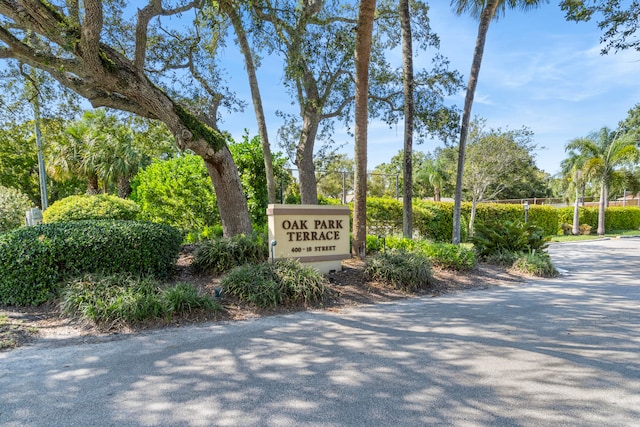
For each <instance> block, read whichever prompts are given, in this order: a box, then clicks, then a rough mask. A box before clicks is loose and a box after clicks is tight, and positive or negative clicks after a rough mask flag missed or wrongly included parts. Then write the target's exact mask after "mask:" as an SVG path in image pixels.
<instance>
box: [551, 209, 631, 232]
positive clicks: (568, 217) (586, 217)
mask: <svg viewBox="0 0 640 427" xmlns="http://www.w3.org/2000/svg"><path fill="white" fill-rule="evenodd" d="M558 218H559V221H560V223H562V222H567V223H572V222H573V207H571V206H570V207H566V208H559V209H558ZM579 218H580V225H583V224H586V225H589V226H591V228H592V229H597V228H598V207H596V206H587V207H580V208H579ZM604 227H605V231H619V230H638V229H639V228H640V208H639V207H637V206H625V207H623V206H611V207H608V208H606V210H605V212H604Z"/></svg>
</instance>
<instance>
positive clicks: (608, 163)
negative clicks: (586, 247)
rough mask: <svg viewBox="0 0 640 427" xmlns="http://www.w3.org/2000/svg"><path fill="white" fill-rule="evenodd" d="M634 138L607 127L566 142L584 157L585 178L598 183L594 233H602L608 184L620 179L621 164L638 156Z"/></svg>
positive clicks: (634, 161)
mask: <svg viewBox="0 0 640 427" xmlns="http://www.w3.org/2000/svg"><path fill="white" fill-rule="evenodd" d="M637 143H638V140H637V138H636V137H635V136H634V135H633V134H624V135H619V132H617V131H612V130H610V129H609V128H607V127H603V128H601V129H600V130H599V131H597V132H593V133H592V134H590V135H589V136H588V137H586V138H578V139H574V140H572V141H570V142H569V143H568V144H567V146H566V149H567V150H575V151H576V152H578V153H580V154H581V155H583V156H584V158H585V164H584V170H585V173H586V176H587V178H589V179H593V180H596V181H597V182H598V183H599V184H600V205H599V208H598V235H600V236H602V235H604V232H605V227H604V221H605V208H606V205H607V201H608V199H609V194H608V193H609V188H610V185H611V184H612V183H614V182H615V181H617V180H619V179H621V178H622V177H621V175H623V174H624V172H623V171H621V170H619V168H620V167H621V166H624V165H628V164H634V163H637V162H638V160H639V159H640V150H638V147H637V145H636V144H637Z"/></svg>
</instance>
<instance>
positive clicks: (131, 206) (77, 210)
mask: <svg viewBox="0 0 640 427" xmlns="http://www.w3.org/2000/svg"><path fill="white" fill-rule="evenodd" d="M138 212H140V208H139V207H138V205H137V204H136V203H135V202H132V201H131V200H126V199H121V198H120V197H117V196H111V195H109V194H98V195H95V196H90V195H87V194H84V195H80V196H69V197H65V198H64V199H60V200H58V201H56V202H55V203H53V204H52V205H51V206H49V208H47V210H45V211H44V213H43V215H42V221H43V222H45V223H52V222H63V221H83V220H90V219H115V220H134V219H136V217H137V216H138Z"/></svg>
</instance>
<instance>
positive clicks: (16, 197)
mask: <svg viewBox="0 0 640 427" xmlns="http://www.w3.org/2000/svg"><path fill="white" fill-rule="evenodd" d="M30 207H31V201H30V200H29V198H28V197H27V196H25V195H24V194H22V193H21V192H19V191H18V190H14V189H13V188H7V187H3V186H1V185H0V233H4V232H5V231H9V230H13V229H16V228H18V227H20V226H22V225H24V218H25V215H26V212H27V209H29V208H30Z"/></svg>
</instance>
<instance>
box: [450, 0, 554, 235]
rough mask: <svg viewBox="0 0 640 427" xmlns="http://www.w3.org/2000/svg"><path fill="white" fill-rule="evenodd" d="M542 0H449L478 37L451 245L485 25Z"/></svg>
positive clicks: (462, 138) (466, 105) (462, 133)
mask: <svg viewBox="0 0 640 427" xmlns="http://www.w3.org/2000/svg"><path fill="white" fill-rule="evenodd" d="M543 1H544V0H452V1H451V5H452V6H453V7H454V10H455V12H456V14H458V15H462V14H463V13H469V14H471V16H473V17H475V18H479V21H480V22H479V25H478V36H477V38H476V47H475V50H474V51H473V61H472V63H471V72H470V73H469V81H468V83H467V93H466V96H465V100H464V110H463V112H462V125H461V129H460V142H459V144H458V171H457V174H456V192H455V195H454V198H455V201H454V208H453V236H452V240H453V243H454V244H458V243H460V213H461V205H462V176H463V173H464V154H465V148H466V144H467V134H468V132H469V121H470V120H471V107H472V106H473V97H474V96H475V92H476V86H477V85H478V76H479V75H480V65H481V63H482V55H483V54H484V44H485V41H486V38H487V32H488V31H489V24H490V23H491V21H492V20H494V19H497V18H498V17H499V16H500V15H503V14H504V13H505V11H506V10H507V9H516V8H519V9H522V10H528V9H533V8H535V7H538V6H539V5H540V4H541V3H542V2H543Z"/></svg>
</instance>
